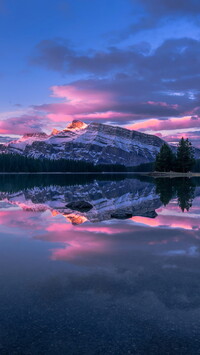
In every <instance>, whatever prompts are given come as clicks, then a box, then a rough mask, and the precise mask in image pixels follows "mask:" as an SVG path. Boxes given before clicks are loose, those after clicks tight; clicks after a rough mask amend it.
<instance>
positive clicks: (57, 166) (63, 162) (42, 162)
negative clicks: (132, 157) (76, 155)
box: [0, 154, 126, 173]
mask: <svg viewBox="0 0 200 355" xmlns="http://www.w3.org/2000/svg"><path fill="white" fill-rule="evenodd" d="M104 171H105V172H126V167H125V166H124V165H120V164H110V165H101V164H99V165H94V164H92V163H89V162H86V161H79V160H67V159H58V160H52V159H35V158H29V157H25V156H22V155H19V154H0V172H12V173H13V172H29V173H33V172H47V173H50V172H104Z"/></svg>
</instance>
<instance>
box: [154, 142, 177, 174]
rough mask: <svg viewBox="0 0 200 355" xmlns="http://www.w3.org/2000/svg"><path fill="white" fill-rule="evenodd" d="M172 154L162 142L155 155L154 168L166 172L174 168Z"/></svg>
mask: <svg viewBox="0 0 200 355" xmlns="http://www.w3.org/2000/svg"><path fill="white" fill-rule="evenodd" d="M174 160H175V157H174V154H173V152H172V150H171V148H170V147H169V146H168V144H166V143H164V144H163V145H162V147H161V148H160V152H159V153H158V154H157V156H156V162H155V170H156V171H163V172H167V171H170V170H173V168H174Z"/></svg>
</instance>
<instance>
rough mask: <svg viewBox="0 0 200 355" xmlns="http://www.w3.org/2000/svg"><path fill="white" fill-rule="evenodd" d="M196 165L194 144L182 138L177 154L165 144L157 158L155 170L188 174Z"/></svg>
mask: <svg viewBox="0 0 200 355" xmlns="http://www.w3.org/2000/svg"><path fill="white" fill-rule="evenodd" d="M194 165H195V159H194V153H193V148H192V144H191V143H190V142H189V140H188V138H187V139H184V138H181V140H180V141H179V144H178V148H177V152H176V154H174V153H173V151H172V149H171V148H170V147H169V145H168V144H166V143H164V144H163V145H162V147H161V149H160V152H159V153H158V154H157V156H156V162H155V170H156V171H161V172H168V171H175V172H181V173H187V172H188V171H191V170H192V168H193V166H194Z"/></svg>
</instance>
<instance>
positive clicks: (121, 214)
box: [111, 211, 133, 219]
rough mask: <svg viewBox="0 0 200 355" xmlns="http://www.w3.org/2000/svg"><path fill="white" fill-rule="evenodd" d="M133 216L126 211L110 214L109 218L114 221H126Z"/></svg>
mask: <svg viewBox="0 0 200 355" xmlns="http://www.w3.org/2000/svg"><path fill="white" fill-rule="evenodd" d="M132 216H133V215H132V213H130V212H126V211H119V212H115V213H112V214H111V218H115V219H128V218H131V217H132Z"/></svg>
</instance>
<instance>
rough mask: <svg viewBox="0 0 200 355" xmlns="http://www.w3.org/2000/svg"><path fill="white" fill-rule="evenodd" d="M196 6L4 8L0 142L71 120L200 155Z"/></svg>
mask: <svg viewBox="0 0 200 355" xmlns="http://www.w3.org/2000/svg"><path fill="white" fill-rule="evenodd" d="M199 25H200V1H199V0H190V1H188V0H159V1H158V0H51V1H49V0H48V1H47V0H42V1H41V0H34V1H33V0H29V1H27V0H18V1H16V0H0V44H1V51H0V135H1V137H4V139H5V140H6V139H7V138H6V137H13V136H15V135H22V134H24V133H28V132H30V133H31V132H38V131H44V132H46V133H49V132H51V130H52V129H53V128H57V129H63V128H65V127H66V126H67V125H68V123H69V122H71V121H72V120H73V119H78V120H81V121H84V122H86V123H90V122H93V121H96V122H100V123H105V124H112V125H118V126H122V127H126V128H129V129H135V130H139V131H141V132H145V133H150V134H156V135H157V136H159V137H161V138H163V139H165V140H167V141H168V142H171V143H176V142H177V141H178V140H179V139H180V138H181V137H182V136H183V137H188V138H189V139H190V140H191V141H192V142H193V144H194V145H195V146H200V140H199V138H200V81H199V79H200V26H199Z"/></svg>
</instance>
